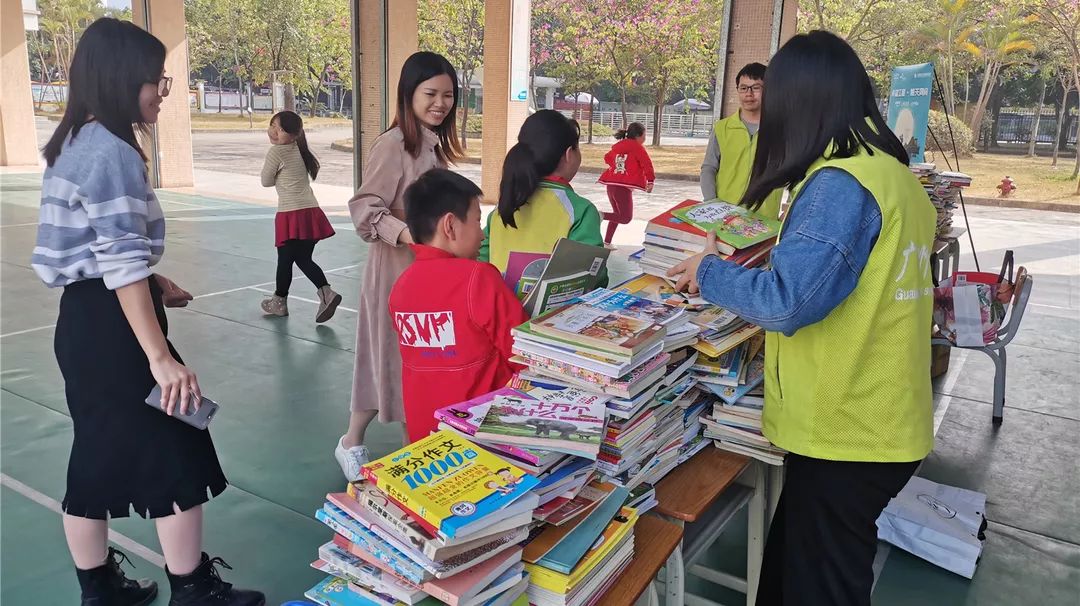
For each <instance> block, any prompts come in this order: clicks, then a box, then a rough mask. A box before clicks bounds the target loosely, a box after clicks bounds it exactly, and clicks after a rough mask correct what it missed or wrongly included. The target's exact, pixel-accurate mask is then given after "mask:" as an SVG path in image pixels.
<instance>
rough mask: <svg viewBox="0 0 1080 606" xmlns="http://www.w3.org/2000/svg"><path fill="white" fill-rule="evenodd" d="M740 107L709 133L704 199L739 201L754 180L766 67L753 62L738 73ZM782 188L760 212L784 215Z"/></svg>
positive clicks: (767, 215) (702, 190)
mask: <svg viewBox="0 0 1080 606" xmlns="http://www.w3.org/2000/svg"><path fill="white" fill-rule="evenodd" d="M735 86H736V90H737V91H738V93H739V110H738V111H737V112H735V113H734V114H732V115H730V116H728V117H727V118H723V119H721V120H718V121H717V122H716V124H714V125H713V131H712V133H711V134H710V135H709V147H708V149H706V150H705V161H704V162H702V164H701V196H702V199H703V200H712V199H716V198H718V199H720V200H723V201H725V202H731V203H733V204H738V202H739V200H741V199H742V197H743V194H744V193H746V186H747V185H748V184H749V183H750V171H751V168H752V166H753V163H754V151H755V149H756V148H757V131H758V123H759V122H760V121H761V95H762V90H763V87H764V86H765V66H764V65H762V64H760V63H750V64H747V65H746V66H745V67H743V68H742V69H741V70H739V73H738V75H736V76H735ZM782 194H783V192H782V190H777V191H775V192H773V193H772V195H770V196H769V197H768V198H766V199H765V201H764V202H763V203H762V205H761V208H759V209H758V211H757V212H758V214H760V215H762V216H766V217H769V218H770V219H775V218H777V217H778V216H779V215H780V197H781V195H782Z"/></svg>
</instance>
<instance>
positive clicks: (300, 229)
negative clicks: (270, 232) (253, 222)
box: [274, 206, 334, 246]
mask: <svg viewBox="0 0 1080 606" xmlns="http://www.w3.org/2000/svg"><path fill="white" fill-rule="evenodd" d="M332 235H334V228H333V227H332V226H331V225H330V220H329V219H327V218H326V213H324V212H323V210H322V209H321V208H319V207H317V206H316V207H314V208H301V209H300V210H290V211H286V212H280V213H278V214H277V216H276V217H274V246H281V245H282V244H284V243H285V241H286V240H325V239H326V238H329V237H330V236H332Z"/></svg>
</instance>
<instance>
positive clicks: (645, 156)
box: [600, 139, 656, 190]
mask: <svg viewBox="0 0 1080 606" xmlns="http://www.w3.org/2000/svg"><path fill="white" fill-rule="evenodd" d="M604 162H606V163H607V165H608V169H607V170H606V171H604V174H602V175H600V182H601V183H603V184H604V185H624V186H626V187H630V188H633V189H641V190H644V189H645V186H646V185H648V184H649V183H652V182H653V181H655V180H656V174H654V173H653V166H652V159H650V158H649V152H647V151H645V146H644V145H642V144H641V143H640V142H638V140H637V139H623V140H622V141H619V142H617V143H616V144H615V145H612V146H611V150H610V151H608V153H607V154H606V155H605V156H604Z"/></svg>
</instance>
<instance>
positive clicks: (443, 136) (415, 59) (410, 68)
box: [390, 51, 465, 163]
mask: <svg viewBox="0 0 1080 606" xmlns="http://www.w3.org/2000/svg"><path fill="white" fill-rule="evenodd" d="M443 75H446V76H450V81H451V82H453V83H454V105H453V106H452V107H451V108H450V109H449V111H447V112H446V118H444V119H443V122H442V124H440V125H439V126H438V128H436V129H435V134H437V135H439V147H438V149H436V153H437V154H438V156H439V159H440V160H442V161H443V162H448V163H454V162H457V161H458V160H460V159H461V158H463V157H465V152H464V151H462V149H461V142H460V141H459V140H458V136H457V107H458V99H460V98H461V92H460V91H459V90H458V77H457V72H456V71H454V66H453V65H451V64H450V62H449V61H447V60H446V57H443V56H442V55H440V54H438V53H432V52H428V51H420V52H418V53H413V54H412V55H410V56H409V58H408V59H406V60H405V65H402V66H401V78H399V79H398V87H397V114H396V115H395V117H394V122H393V123H392V124H391V125H390V128H393V127H395V126H397V127H400V128H401V134H402V135H403V137H404V139H405V151H407V152H409V154H411V155H412V157H414V158H416V157H419V156H420V148H421V147H422V142H423V136H422V134H423V131H421V130H420V129H422V128H427V127H426V126H424V124H423V123H422V122H420V119H419V118H417V117H416V114H415V113H414V112H413V108H412V106H413V94H414V93H416V89H417V87H419V86H420V83H421V82H424V81H425V80H430V79H432V78H434V77H436V76H443Z"/></svg>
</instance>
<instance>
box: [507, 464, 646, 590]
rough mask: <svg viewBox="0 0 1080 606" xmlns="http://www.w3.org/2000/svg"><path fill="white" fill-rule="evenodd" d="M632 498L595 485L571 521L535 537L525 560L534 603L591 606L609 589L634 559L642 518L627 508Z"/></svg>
mask: <svg viewBox="0 0 1080 606" xmlns="http://www.w3.org/2000/svg"><path fill="white" fill-rule="evenodd" d="M635 498H636V499H637V500H639V501H640V500H641V494H638V495H636V497H635ZM628 499H630V493H629V491H628V490H627V489H626V488H623V487H621V486H617V485H615V484H612V483H609V482H602V481H598V480H597V481H593V482H591V483H590V484H589V485H588V486H586V487H585V489H583V490H582V491H581V493H580V494H579V495H578V497H577V498H576V499H575V502H576V504H577V505H578V507H579V510H578V513H577V514H576V515H575V516H574V517H573V518H572V519H570V520H568V521H566V522H565V523H563V524H561V525H555V524H551V523H549V524H546V525H544V526H542V527H540V528H538V529H537V531H536V532H534V534H533V536H532V537H531V540H530V541H529V543H528V544H527V545H526V546H525V551H524V554H523V556H522V559H523V560H524V561H525V570H526V571H527V572H528V573H529V575H530V582H529V586H528V589H527V595H528V599H529V603H530V604H533V605H534V606H580V605H584V604H592V603H595V602H596V600H597V599H598V598H599V597H600V596H602V595H603V594H604V592H606V591H607V590H608V589H610V588H611V586H612V585H613V584H614V583H615V582H616V580H617V577H618V575H619V574H620V573H621V572H622V570H623V569H625V568H626V566H627V565H629V563H630V560H631V559H632V558H633V556H634V534H633V530H634V525H635V523H636V522H637V519H638V516H639V515H640V514H639V512H638V511H637V510H636V509H634V508H632V507H627V506H625V505H624V504H625V503H626V502H627V500H628Z"/></svg>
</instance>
